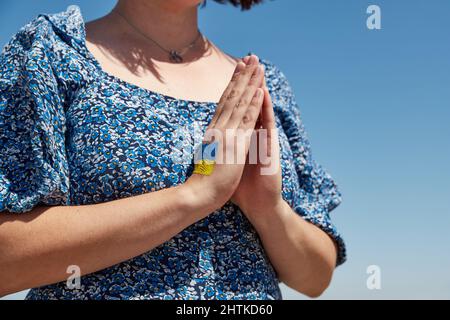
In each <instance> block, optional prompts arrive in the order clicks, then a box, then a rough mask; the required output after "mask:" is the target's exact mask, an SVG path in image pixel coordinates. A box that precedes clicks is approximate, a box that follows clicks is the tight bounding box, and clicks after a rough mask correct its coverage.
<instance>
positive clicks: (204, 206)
mask: <svg viewBox="0 0 450 320" xmlns="http://www.w3.org/2000/svg"><path fill="white" fill-rule="evenodd" d="M207 178H208V177H204V176H201V175H193V176H191V177H190V178H189V179H188V180H187V181H186V182H185V183H184V184H182V185H180V186H179V188H180V190H181V194H180V197H183V199H184V200H183V201H185V204H186V206H187V207H189V208H190V209H191V210H193V211H198V212H201V214H203V215H204V216H207V215H208V214H209V213H211V212H213V211H215V210H217V209H219V208H220V207H221V206H222V205H223V204H224V203H225V202H226V200H222V199H221V197H219V196H217V195H216V194H215V193H214V192H213V191H212V188H211V187H210V186H209V185H208V182H207V181H206V179H207Z"/></svg>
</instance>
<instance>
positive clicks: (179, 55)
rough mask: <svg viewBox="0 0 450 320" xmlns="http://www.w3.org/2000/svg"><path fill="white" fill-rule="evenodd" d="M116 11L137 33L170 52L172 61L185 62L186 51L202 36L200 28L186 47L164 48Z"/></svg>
mask: <svg viewBox="0 0 450 320" xmlns="http://www.w3.org/2000/svg"><path fill="white" fill-rule="evenodd" d="M113 12H114V13H116V14H117V15H119V17H121V18H122V19H123V20H124V21H125V22H126V23H127V24H128V25H129V26H130V27H131V28H132V29H134V30H135V31H136V32H137V33H139V34H140V35H141V36H143V37H144V38H145V39H147V40H149V41H151V42H153V43H154V44H156V45H157V46H158V47H159V48H160V49H161V50H163V51H164V52H166V53H168V54H169V60H170V61H171V62H175V63H181V62H183V55H185V54H186V52H188V51H189V50H190V49H192V48H193V47H194V46H195V43H196V42H197V40H198V39H199V38H200V37H201V35H202V34H201V32H200V30H198V35H197V37H196V38H195V40H194V41H192V42H191V43H190V44H189V45H187V46H186V47H184V48H181V49H180V50H175V49H171V50H167V49H166V48H164V47H163V46H161V45H160V44H159V43H158V42H156V41H155V40H153V39H152V38H150V37H149V36H148V35H146V34H145V33H143V32H142V31H141V30H140V29H139V28H138V27H136V26H135V25H134V24H133V23H131V22H130V20H128V19H127V18H126V17H125V16H124V15H123V14H122V13H120V12H119V11H117V10H114V11H113Z"/></svg>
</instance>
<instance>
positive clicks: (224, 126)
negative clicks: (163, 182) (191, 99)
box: [185, 55, 264, 210]
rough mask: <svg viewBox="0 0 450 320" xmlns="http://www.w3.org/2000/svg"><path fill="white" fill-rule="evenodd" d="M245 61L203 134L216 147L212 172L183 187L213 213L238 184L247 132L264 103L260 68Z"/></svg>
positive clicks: (256, 62)
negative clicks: (199, 198)
mask: <svg viewBox="0 0 450 320" xmlns="http://www.w3.org/2000/svg"><path fill="white" fill-rule="evenodd" d="M245 61H246V63H244V62H242V61H239V62H238V64H237V66H236V70H235V72H234V74H233V77H232V79H231V81H230V83H229V85H228V86H227V88H226V89H225V91H224V93H223V95H222V97H221V99H220V101H219V103H218V106H217V110H216V113H215V115H214V117H213V119H212V120H211V123H210V125H209V126H208V128H207V130H206V133H205V137H204V141H205V142H212V141H214V142H217V143H218V145H217V149H216V159H218V160H217V162H216V164H215V167H214V171H213V173H212V174H211V175H209V176H206V175H199V174H193V175H192V176H191V177H190V178H189V179H188V181H187V182H186V184H185V185H186V186H190V187H191V190H193V192H194V194H193V196H194V198H196V197H198V196H200V197H201V198H203V199H205V198H206V199H208V201H207V203H208V204H212V205H213V208H211V209H213V210H215V209H217V208H220V207H221V206H222V205H223V204H224V203H225V202H226V201H228V200H229V199H230V198H231V196H232V195H233V193H234V191H235V190H236V188H237V186H238V184H239V181H240V180H241V176H242V172H243V170H244V166H245V159H246V156H247V152H248V148H249V145H250V139H251V136H250V135H248V132H252V131H253V129H254V128H255V125H256V122H257V120H258V116H259V114H260V111H261V107H262V103H263V98H264V91H263V89H262V88H261V86H262V83H263V79H264V70H263V67H262V66H261V65H260V64H259V59H258V58H257V57H256V56H254V55H252V56H250V57H246V59H245ZM229 155H233V156H234V157H232V159H230V157H229ZM240 159H242V160H240Z"/></svg>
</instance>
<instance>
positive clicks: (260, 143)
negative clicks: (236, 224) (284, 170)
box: [231, 84, 283, 220]
mask: <svg viewBox="0 0 450 320" xmlns="http://www.w3.org/2000/svg"><path fill="white" fill-rule="evenodd" d="M263 90H264V102H263V106H262V109H261V116H260V119H259V121H258V122H257V124H256V127H255V131H256V137H257V139H256V141H255V138H256V137H255V136H253V137H252V139H253V140H252V144H255V143H256V146H257V147H256V148H253V149H252V147H250V148H251V150H249V155H250V153H251V152H255V151H256V150H257V151H258V157H257V161H256V162H257V163H249V158H247V163H246V165H245V168H244V172H243V175H242V178H241V181H240V183H239V185H238V188H237V189H236V191H235V193H234V194H233V197H232V198H231V200H232V202H233V203H235V204H236V205H238V206H239V208H240V209H241V210H242V211H243V212H244V213H245V215H246V216H247V217H248V218H252V217H254V216H255V215H258V214H263V213H264V212H271V211H272V210H271V209H275V208H277V206H279V205H280V204H281V203H282V202H283V199H282V196H281V187H282V180H281V167H280V147H279V142H278V131H277V129H276V125H275V115H274V110H273V105H272V99H271V97H270V94H269V91H268V89H267V87H266V86H265V84H264V85H263ZM261 153H262V155H263V157H261ZM253 162H254V161H253ZM250 220H251V219H250Z"/></svg>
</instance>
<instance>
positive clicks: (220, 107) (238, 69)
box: [208, 61, 245, 128]
mask: <svg viewBox="0 0 450 320" xmlns="http://www.w3.org/2000/svg"><path fill="white" fill-rule="evenodd" d="M244 69H245V64H244V63H243V62H242V61H239V62H238V63H237V65H236V68H235V69H234V72H233V75H232V77H231V80H230V82H229V83H228V85H227V87H226V88H225V91H224V92H223V94H222V96H221V97H220V100H219V102H218V103H217V107H216V113H215V114H214V116H213V118H212V119H211V122H210V124H209V126H208V128H214V126H215V124H216V122H217V119H218V118H219V116H220V114H221V112H222V110H223V105H224V104H225V101H226V97H228V96H229V95H230V92H231V90H232V89H233V87H234V85H235V83H236V81H237V79H238V76H239V74H240V73H241V72H242V71H243V70H244Z"/></svg>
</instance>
